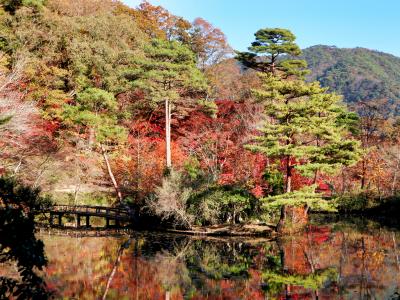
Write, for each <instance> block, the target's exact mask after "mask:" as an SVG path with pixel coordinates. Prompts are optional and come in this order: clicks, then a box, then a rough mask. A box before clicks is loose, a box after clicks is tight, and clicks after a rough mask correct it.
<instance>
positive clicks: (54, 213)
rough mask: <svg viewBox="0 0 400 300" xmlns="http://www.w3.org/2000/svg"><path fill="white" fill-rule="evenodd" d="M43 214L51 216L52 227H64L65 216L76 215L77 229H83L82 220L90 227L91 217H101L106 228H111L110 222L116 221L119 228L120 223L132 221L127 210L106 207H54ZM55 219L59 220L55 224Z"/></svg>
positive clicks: (115, 223)
mask: <svg viewBox="0 0 400 300" xmlns="http://www.w3.org/2000/svg"><path fill="white" fill-rule="evenodd" d="M41 212H43V213H49V214H50V219H49V221H50V226H60V227H61V226H63V224H62V218H63V216H64V215H74V216H75V217H76V218H75V220H76V227H77V228H79V227H81V219H82V218H84V219H85V226H86V227H90V217H100V218H104V219H105V220H106V227H110V225H111V224H110V221H111V220H113V221H114V226H116V227H119V226H120V222H128V221H130V220H131V214H130V212H129V211H128V210H127V209H123V208H114V207H105V206H87V205H54V206H51V207H49V208H48V209H45V210H42V211H41ZM54 219H56V220H57V224H55V222H54Z"/></svg>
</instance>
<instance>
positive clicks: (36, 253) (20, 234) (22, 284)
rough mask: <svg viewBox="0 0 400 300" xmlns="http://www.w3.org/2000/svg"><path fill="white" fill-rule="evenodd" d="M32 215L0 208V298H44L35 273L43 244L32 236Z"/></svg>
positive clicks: (46, 294)
mask: <svg viewBox="0 0 400 300" xmlns="http://www.w3.org/2000/svg"><path fill="white" fill-rule="evenodd" d="M34 232H35V227H34V221H33V215H32V214H30V213H29V211H25V210H23V209H16V208H14V207H12V206H3V207H0V299H10V298H11V299H40V300H43V299H47V298H48V297H49V296H50V293H49V291H48V289H47V287H46V285H45V282H44V281H43V279H42V277H41V276H40V274H38V271H39V270H42V268H43V267H44V265H45V264H46V258H45V254H44V249H43V242H42V241H40V240H38V239H37V238H36V237H35V234H34Z"/></svg>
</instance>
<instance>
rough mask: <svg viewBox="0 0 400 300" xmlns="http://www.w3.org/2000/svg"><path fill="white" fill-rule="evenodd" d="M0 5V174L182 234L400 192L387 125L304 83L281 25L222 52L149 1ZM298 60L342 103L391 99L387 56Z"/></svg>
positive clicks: (393, 81)
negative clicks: (350, 197) (180, 229)
mask: <svg viewBox="0 0 400 300" xmlns="http://www.w3.org/2000/svg"><path fill="white" fill-rule="evenodd" d="M0 3H1V4H2V5H1V6H0V133H1V139H0V143H1V153H0V167H1V169H0V173H1V174H3V175H5V176H11V177H13V178H18V179H19V180H21V181H22V182H24V184H28V185H30V186H33V187H40V188H41V189H42V191H43V193H45V194H49V195H50V196H51V197H52V198H53V200H54V201H56V202H58V203H70V204H103V205H116V204H119V205H120V204H124V205H135V206H139V207H140V208H141V209H142V210H147V212H150V213H151V214H153V215H157V216H158V217H160V218H162V219H166V220H168V221H171V222H175V224H180V225H182V226H186V227H189V226H190V225H192V224H194V223H196V224H216V223H223V222H227V221H228V220H229V221H230V222H241V221H243V220H249V219H251V218H258V219H261V218H266V219H268V218H269V217H271V216H273V217H275V218H276V217H277V216H278V217H279V213H278V211H279V208H280V207H281V206H283V205H288V206H289V207H291V206H293V205H294V204H295V205H298V204H299V203H300V204H301V205H306V206H307V207H308V206H310V205H316V207H317V208H318V209H322V208H321V207H322V206H321V205H322V204H321V203H324V204H325V206H324V209H334V208H333V206H330V205H326V204H327V203H326V202H324V201H322V200H321V199H320V198H321V197H320V195H321V192H323V193H326V194H327V195H334V196H344V195H347V194H348V193H350V192H356V193H358V192H360V189H361V191H362V194H363V195H364V193H368V195H373V197H375V196H376V197H377V198H379V199H381V198H382V197H384V196H390V195H394V194H395V193H396V192H397V191H398V190H399V189H400V182H399V180H398V178H397V175H396V174H397V171H398V170H399V169H400V163H399V161H400V157H399V156H398V152H396V151H397V150H396V149H397V145H398V140H399V137H398V134H397V132H398V128H399V126H400V125H399V124H400V122H398V121H397V119H396V118H391V119H385V118H383V116H386V115H385V114H384V113H381V112H380V110H379V107H378V108H377V107H374V106H363V107H360V108H359V109H358V111H359V112H360V114H359V115H358V116H357V115H356V114H355V113H352V112H349V111H348V109H347V107H346V106H345V105H344V104H343V103H342V101H341V97H340V96H339V95H337V94H334V93H330V91H326V89H324V88H321V87H320V84H319V82H309V81H306V80H305V75H306V74H307V73H308V70H307V68H306V63H305V61H304V60H302V59H301V58H302V57H301V52H302V51H301V49H300V48H299V46H298V45H297V44H296V42H295V40H296V37H295V35H294V34H293V33H292V32H290V31H289V30H286V29H280V28H263V29H260V30H259V31H257V32H256V34H255V40H254V42H253V43H252V44H251V45H250V47H249V48H248V49H249V52H236V55H235V52H234V51H233V49H232V48H231V47H230V46H229V44H228V42H227V39H226V37H225V35H224V33H223V32H222V31H221V30H220V29H218V28H215V27H214V26H213V25H212V24H210V23H209V22H208V21H206V20H204V19H202V18H197V19H195V20H185V19H183V18H181V17H179V16H175V15H173V14H171V13H170V12H169V11H168V10H166V9H165V8H163V7H160V6H154V5H152V4H150V3H148V2H143V3H141V4H140V5H139V6H138V7H136V8H131V7H128V6H126V5H124V4H122V3H121V2H118V1H111V0H110V1H107V0H74V1H69V0H47V1H41V0H35V1H33V0H30V1H1V2H0ZM304 56H305V57H306V58H307V60H308V62H309V65H310V67H311V69H312V71H313V73H312V76H311V77H312V78H313V79H318V80H321V83H322V84H323V85H328V86H332V89H333V90H336V91H338V92H339V93H341V92H343V94H344V95H345V99H346V101H348V102H354V101H358V100H368V99H370V100H372V99H376V98H379V99H380V98H385V97H390V98H393V99H395V97H398V96H399V95H398V89H397V90H396V87H398V76H399V73H398V72H397V66H399V63H398V60H397V59H396V58H394V57H392V56H388V55H383V54H379V53H376V52H372V51H367V50H363V49H355V50H339V49H336V48H329V47H322V46H321V47H320V46H318V47H314V48H310V49H307V50H306V51H305V54H304ZM283 57H292V59H286V60H282V58H283ZM239 61H240V62H241V64H242V66H246V68H242V67H241V65H240V64H239V63H238V62H239ZM374 103H378V102H376V101H374ZM382 106H383V107H385V108H387V107H388V106H387V105H386V104H385V103H384V104H383V105H382ZM376 145H379V146H380V147H375V146H376ZM360 148H363V151H360ZM362 154H363V155H364V156H362ZM360 159H361V160H360ZM358 161H359V162H358ZM377 174H379V176H377ZM7 182H8V181H7ZM319 200H321V201H322V202H319ZM316 203H319V204H318V205H317V204H316ZM320 204H321V205H320Z"/></svg>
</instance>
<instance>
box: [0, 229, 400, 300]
mask: <svg viewBox="0 0 400 300" xmlns="http://www.w3.org/2000/svg"><path fill="white" fill-rule="evenodd" d="M329 224H330V225H324V226H321V225H315V224H314V225H310V226H309V227H308V230H307V231H306V232H304V233H302V234H299V235H297V236H290V237H286V238H283V239H279V240H265V239H238V238H235V239H219V238H212V239H205V238H200V237H187V236H180V235H168V234H161V233H135V232H133V233H131V235H126V234H125V235H121V236H113V237H104V236H103V237H66V236H57V235H54V233H55V232H51V233H47V232H41V233H39V234H37V237H38V238H40V239H41V240H43V242H44V245H45V251H46V255H47V258H48V265H47V266H46V267H45V268H44V271H43V272H42V273H40V272H39V273H37V274H38V275H40V276H42V277H43V278H44V280H45V282H46V283H47V287H48V288H49V289H50V290H52V291H53V295H54V297H55V298H64V299H399V298H400V297H399V283H400V256H399V255H400V254H399V249H398V247H399V244H398V241H399V238H400V237H399V231H397V230H388V229H382V228H380V227H379V226H377V225H374V224H373V223H360V224H358V225H359V226H356V225H357V223H348V222H336V221H335V222H331V223H329ZM2 266H5V265H4V264H3V265H2ZM2 269H3V268H2ZM0 298H1V296H0Z"/></svg>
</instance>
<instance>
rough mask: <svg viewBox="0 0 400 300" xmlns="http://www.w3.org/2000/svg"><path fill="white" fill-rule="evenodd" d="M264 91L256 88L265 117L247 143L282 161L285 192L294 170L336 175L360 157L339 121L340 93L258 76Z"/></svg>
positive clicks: (317, 84) (356, 146) (314, 85)
mask: <svg viewBox="0 0 400 300" xmlns="http://www.w3.org/2000/svg"><path fill="white" fill-rule="evenodd" d="M260 76H261V78H262V79H263V81H264V85H263V89H260V90H256V91H254V95H255V97H256V98H257V99H258V100H259V101H262V102H263V103H264V104H265V113H266V115H267V117H268V121H267V122H266V123H265V124H264V126H263V128H262V130H261V131H262V133H263V135H262V136H259V137H257V138H256V141H255V143H254V144H253V145H249V146H248V147H249V148H250V149H252V150H254V151H258V152H262V153H265V154H266V155H268V156H269V157H270V158H275V159H278V160H281V161H282V160H283V161H284V162H285V169H286V170H285V178H286V180H285V181H286V184H285V186H286V189H285V191H286V192H287V193H289V192H291V191H292V185H291V179H292V175H293V170H294V169H297V170H298V171H300V172H301V173H302V174H303V175H304V176H307V177H311V176H314V182H315V181H316V176H317V174H318V172H322V173H329V174H331V173H334V172H335V171H336V170H338V168H339V167H340V166H343V165H350V164H353V163H355V162H357V160H358V158H359V154H360V151H359V145H358V142H356V141H355V140H352V139H349V138H347V133H348V130H347V124H346V123H343V122H340V121H341V120H342V119H343V118H342V116H343V113H344V112H345V108H344V107H343V106H342V104H341V97H340V96H338V95H335V94H331V93H327V91H326V89H325V88H321V87H320V85H319V83H318V82H312V83H307V82H304V81H303V80H299V79H295V80H284V79H282V78H280V77H277V76H274V75H272V74H261V75H260Z"/></svg>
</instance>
